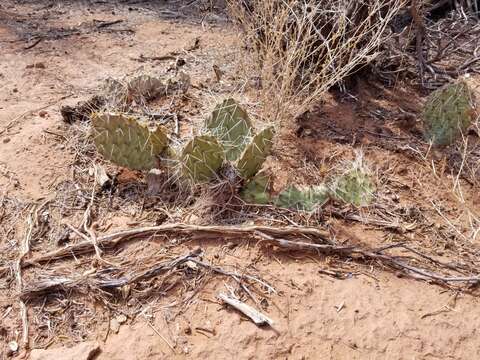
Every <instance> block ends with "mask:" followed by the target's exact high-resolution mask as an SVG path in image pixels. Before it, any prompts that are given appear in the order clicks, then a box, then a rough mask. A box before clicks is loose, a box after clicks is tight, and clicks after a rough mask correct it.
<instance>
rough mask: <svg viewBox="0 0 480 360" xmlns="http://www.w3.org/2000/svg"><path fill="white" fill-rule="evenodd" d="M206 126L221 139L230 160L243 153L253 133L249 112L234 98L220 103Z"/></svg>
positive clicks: (206, 122)
mask: <svg viewBox="0 0 480 360" xmlns="http://www.w3.org/2000/svg"><path fill="white" fill-rule="evenodd" d="M205 127H206V128H207V129H208V130H209V132H210V133H211V134H212V135H213V136H215V137H216V138H217V139H219V140H220V142H221V144H222V145H223V147H224V148H225V154H226V158H227V160H229V161H234V160H236V159H237V158H238V157H239V156H240V155H241V154H242V151H243V149H244V148H245V145H246V143H247V142H248V139H249V138H250V137H251V134H252V123H251V121H250V118H249V117H248V114H247V113H246V111H245V110H243V109H242V108H241V107H240V105H238V104H237V102H236V101H235V100H234V99H226V100H224V101H223V102H222V103H221V104H218V105H217V106H216V107H215V109H214V110H213V112H212V115H211V116H210V117H209V118H208V119H207V120H206V121H205Z"/></svg>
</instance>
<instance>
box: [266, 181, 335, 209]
mask: <svg viewBox="0 0 480 360" xmlns="http://www.w3.org/2000/svg"><path fill="white" fill-rule="evenodd" d="M329 197H330V192H329V190H328V189H327V187H326V186H324V185H319V186H312V187H309V188H305V189H301V190H300V189H298V188H297V187H296V186H290V187H288V188H287V189H286V190H284V191H282V192H281V193H280V194H279V195H278V197H277V199H276V201H275V205H277V206H280V207H284V208H289V209H296V210H304V211H312V210H314V209H315V208H316V207H318V206H322V205H323V204H325V203H326V202H327V201H328V199H329Z"/></svg>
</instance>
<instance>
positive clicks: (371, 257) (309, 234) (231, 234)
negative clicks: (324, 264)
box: [25, 224, 480, 288]
mask: <svg viewBox="0 0 480 360" xmlns="http://www.w3.org/2000/svg"><path fill="white" fill-rule="evenodd" d="M165 234H175V235H177V236H178V235H188V236H191V237H193V236H195V237H196V238H205V237H206V238H209V239H211V238H212V236H213V237H218V239H221V240H226V239H228V240H230V241H241V242H245V241H252V240H256V241H258V242H259V243H265V244H271V245H274V246H276V247H278V248H281V249H286V250H293V251H308V252H314V253H317V254H319V255H320V254H321V255H335V256H338V257H340V258H344V259H353V260H355V261H358V262H371V261H374V262H377V263H379V264H381V265H382V266H385V267H387V268H390V269H392V270H395V271H399V272H400V273H402V274H404V275H405V276H409V277H412V278H415V279H420V280H426V281H433V282H437V283H443V284H445V283H452V282H453V283H469V284H477V283H479V282H480V275H478V274H476V275H474V276H465V275H464V274H463V273H462V272H461V271H460V270H459V269H456V268H454V269H455V271H457V272H458V273H460V274H462V276H450V275H443V274H440V273H435V272H431V271H429V270H427V269H424V268H419V267H416V266H413V265H411V264H410V263H407V262H405V256H395V255H387V254H385V251H386V250H392V249H394V248H399V247H400V246H399V245H395V244H394V245H389V246H387V247H382V248H381V249H368V248H361V247H358V246H353V245H338V244H337V245H336V244H333V243H332V242H331V241H329V240H327V239H326V236H325V235H326V234H325V232H324V231H323V230H319V229H315V228H302V227H284V228H274V227H270V226H246V227H239V226H219V225H217V226H196V225H186V224H168V225H162V226H155V227H147V228H138V229H131V230H127V231H121V232H117V233H114V234H111V235H105V236H103V237H100V238H99V239H98V245H99V246H101V247H104V248H105V247H107V246H109V247H111V246H115V245H118V244H120V243H122V242H125V241H127V240H134V239H135V240H142V239H146V238H153V237H156V236H164V235H165ZM284 237H288V238H290V239H292V240H290V239H286V238H284ZM302 239H303V241H302ZM319 240H320V241H321V242H323V243H318V242H319ZM309 241H310V242H309ZM312 241H317V243H315V242H312ZM402 248H403V250H404V251H406V252H408V253H410V254H411V255H417V256H418V255H419V253H420V252H419V251H417V250H415V251H412V250H411V249H410V248H409V247H407V246H403V247H402ZM92 252H94V247H93V245H92V243H91V241H85V242H82V243H79V244H76V245H72V246H69V247H66V248H65V249H61V250H57V251H54V252H52V253H49V254H45V255H41V256H38V257H36V258H33V259H30V260H28V261H26V262H25V264H26V265H25V266H29V265H34V264H38V263H42V262H46V261H50V262H51V261H54V260H57V259H62V258H67V257H72V256H74V255H75V256H77V255H81V254H86V253H92ZM420 254H421V253H420ZM420 257H421V258H427V259H429V261H432V259H433V258H431V257H428V256H426V255H425V256H423V255H422V256H420ZM435 264H436V266H437V267H438V268H441V269H444V270H446V269H450V270H452V265H449V266H445V264H442V263H441V262H436V263H435ZM159 266H160V269H163V267H162V266H164V265H163V264H160V265H159ZM170 266H171V265H170ZM151 271H152V270H151V269H148V270H146V271H145V272H144V273H141V274H139V275H138V276H133V277H131V278H128V279H120V280H117V279H116V280H108V281H104V282H97V283H96V285H97V286H99V287H104V288H105V287H109V286H110V287H118V286H122V285H124V284H127V283H128V281H138V279H141V278H143V277H144V276H148V274H150V272H151ZM155 271H156V270H155ZM229 275H230V274H229ZM53 285H54V286H57V287H58V286H60V285H62V284H53Z"/></svg>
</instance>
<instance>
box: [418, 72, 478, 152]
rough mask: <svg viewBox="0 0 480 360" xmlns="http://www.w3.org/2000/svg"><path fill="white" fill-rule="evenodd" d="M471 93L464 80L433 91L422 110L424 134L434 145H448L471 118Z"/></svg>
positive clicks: (472, 111) (465, 127)
mask: <svg viewBox="0 0 480 360" xmlns="http://www.w3.org/2000/svg"><path fill="white" fill-rule="evenodd" d="M473 115H474V109H473V106H472V99H471V93H470V90H469V88H468V85H467V84H466V83H465V82H464V81H459V82H457V83H454V84H449V85H447V86H445V87H443V88H440V89H438V90H436V91H434V92H433V93H432V94H430V96H429V97H428V99H427V102H426V104H425V108H424V110H423V120H424V129H425V136H426V138H427V140H429V141H432V142H433V144H434V145H449V144H451V143H453V142H454V141H455V139H456V138H458V137H459V136H460V135H461V134H462V133H463V132H465V130H467V128H468V127H469V126H470V124H471V123H472V120H473Z"/></svg>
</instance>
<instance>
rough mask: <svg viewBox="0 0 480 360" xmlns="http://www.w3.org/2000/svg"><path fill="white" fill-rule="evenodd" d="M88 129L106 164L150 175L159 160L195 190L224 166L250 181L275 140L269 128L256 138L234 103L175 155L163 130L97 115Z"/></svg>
mask: <svg viewBox="0 0 480 360" xmlns="http://www.w3.org/2000/svg"><path fill="white" fill-rule="evenodd" d="M144 85H145V86H146V87H148V86H149V85H148V83H147V82H145V83H144ZM147 85H148V86H147ZM92 127H93V129H94V141H95V145H96V147H97V149H98V151H99V152H100V153H101V154H102V155H103V156H104V157H105V158H106V159H108V160H110V161H112V162H114V163H116V164H117V165H120V166H124V167H128V168H131V169H136V170H148V169H152V168H154V167H156V166H158V161H156V160H158V159H159V157H160V156H161V155H162V154H163V155H164V156H166V157H168V158H170V159H171V160H174V163H176V164H177V170H178V171H177V172H178V173H179V174H180V176H181V177H182V178H183V179H185V180H188V181H189V182H190V183H193V184H199V183H203V182H207V181H209V180H210V179H212V178H214V177H215V176H216V175H217V174H218V172H219V170H220V168H221V167H222V165H223V164H224V163H225V160H228V161H229V162H230V164H231V166H232V167H233V168H234V169H235V172H236V173H237V174H238V175H239V176H240V177H241V178H242V179H244V180H245V181H248V180H250V179H252V178H253V177H254V176H255V175H256V174H257V173H258V171H259V170H260V169H261V167H262V164H263V162H264V161H265V159H266V157H267V156H268V154H269V153H270V151H271V148H272V140H273V135H274V131H273V128H272V127H268V128H266V129H264V130H262V131H260V132H259V133H258V134H255V133H254V129H253V126H252V124H251V121H250V119H249V118H248V115H247V113H246V112H245V110H243V109H242V108H241V107H240V106H239V105H238V104H237V103H236V102H235V100H233V99H227V100H225V101H224V102H223V103H222V104H220V105H218V106H217V107H216V108H215V110H214V111H213V113H212V115H211V116H210V117H209V118H208V119H207V120H206V121H205V126H204V127H205V129H204V134H203V135H197V136H194V137H193V138H191V139H189V140H188V141H187V142H186V144H185V145H184V146H183V147H182V148H181V149H179V150H178V151H174V150H173V148H172V147H170V146H169V141H168V136H167V133H166V131H165V129H164V128H162V127H154V128H151V127H149V126H148V125H147V124H146V123H145V122H144V121H142V120H141V119H139V118H135V117H132V116H127V115H124V114H121V113H119V114H113V113H97V114H94V115H93V116H92Z"/></svg>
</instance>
